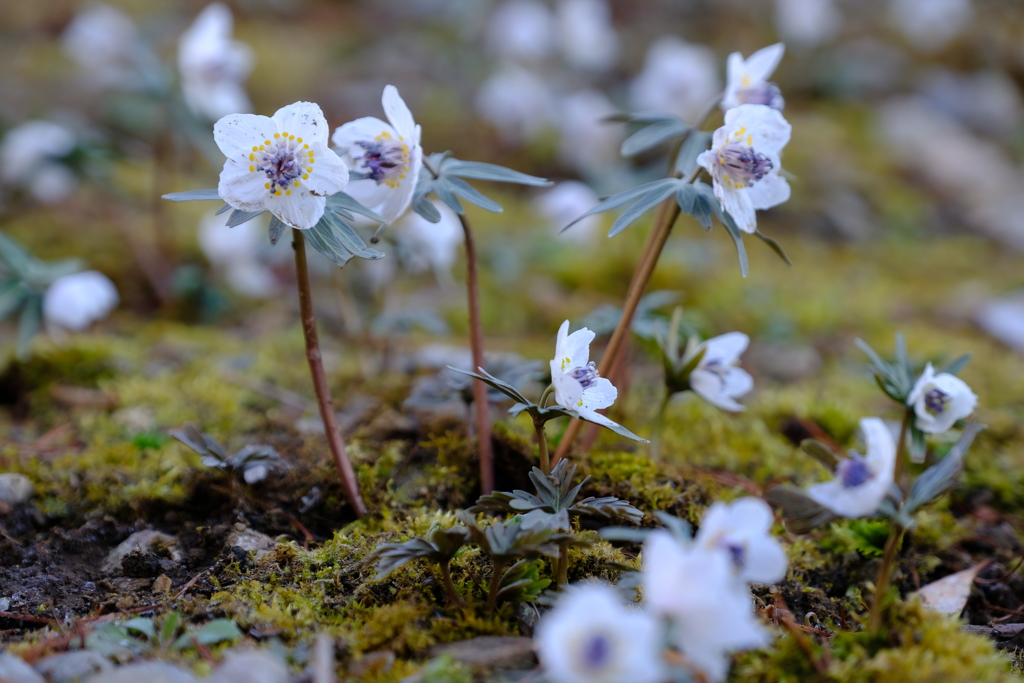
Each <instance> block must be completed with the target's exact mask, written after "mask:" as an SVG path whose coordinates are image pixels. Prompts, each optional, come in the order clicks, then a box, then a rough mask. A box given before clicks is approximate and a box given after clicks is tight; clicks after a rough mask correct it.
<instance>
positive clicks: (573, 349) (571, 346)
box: [556, 327, 597, 372]
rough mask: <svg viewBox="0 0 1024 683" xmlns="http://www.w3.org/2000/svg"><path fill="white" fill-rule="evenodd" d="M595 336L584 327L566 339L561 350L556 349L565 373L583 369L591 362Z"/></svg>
mask: <svg viewBox="0 0 1024 683" xmlns="http://www.w3.org/2000/svg"><path fill="white" fill-rule="evenodd" d="M595 336H597V335H595V334H594V333H593V332H591V331H590V330H588V329H587V328H585V327H584V328H581V329H578V330H576V331H575V332H573V333H572V334H570V335H569V336H568V337H566V338H565V341H564V342H562V344H561V345H560V346H561V348H560V349H556V351H557V353H558V360H559V361H560V362H561V363H562V365H563V368H562V370H563V372H568V371H570V370H572V369H574V368H581V367H583V366H584V365H586V364H587V363H588V362H590V343H591V342H592V341H594V337H595ZM566 359H568V360H566Z"/></svg>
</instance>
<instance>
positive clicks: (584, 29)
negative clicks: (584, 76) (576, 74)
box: [558, 0, 619, 71]
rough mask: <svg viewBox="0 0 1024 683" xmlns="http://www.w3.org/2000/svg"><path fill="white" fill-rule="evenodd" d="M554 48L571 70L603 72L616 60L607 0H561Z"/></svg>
mask: <svg viewBox="0 0 1024 683" xmlns="http://www.w3.org/2000/svg"><path fill="white" fill-rule="evenodd" d="M558 45H559V47H560V48H561V49H562V56H563V57H564V58H565V61H566V63H567V64H568V65H569V66H571V67H572V68H574V69H583V70H587V71H607V70H608V69H610V68H612V67H613V66H615V62H616V61H618V58H619V36H618V34H617V33H616V32H615V27H614V26H612V17H611V7H609V6H608V0H561V1H560V2H559V4H558Z"/></svg>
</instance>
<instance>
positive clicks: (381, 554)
mask: <svg viewBox="0 0 1024 683" xmlns="http://www.w3.org/2000/svg"><path fill="white" fill-rule="evenodd" d="M468 542H469V530H468V529H467V528H466V527H464V526H462V525H459V524H456V525H454V526H452V527H449V528H447V529H442V528H441V526H440V523H438V522H434V523H433V524H432V525H431V526H430V529H428V530H427V533H426V534H424V535H423V536H413V537H412V538H411V539H409V540H408V541H405V542H404V543H385V544H383V545H380V546H378V547H377V548H376V549H375V550H374V551H373V552H372V553H370V554H369V555H368V556H367V557H366V560H365V561H364V564H365V565H371V564H373V563H377V577H376V579H377V580H380V579H383V578H384V577H386V576H387V575H388V574H390V573H391V572H393V571H394V570H396V569H398V568H399V567H401V566H402V565H403V564H405V563H406V562H410V561H412V560H426V561H427V562H432V563H434V564H441V563H447V562H450V561H451V560H452V559H453V558H454V557H455V556H456V555H457V554H458V553H459V551H460V550H461V549H462V548H463V546H465V545H466V543H468Z"/></svg>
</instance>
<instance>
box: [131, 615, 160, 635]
mask: <svg viewBox="0 0 1024 683" xmlns="http://www.w3.org/2000/svg"><path fill="white" fill-rule="evenodd" d="M124 627H125V628H126V629H128V630H129V631H138V632H139V633H142V634H143V635H145V636H146V638H148V639H149V640H153V638H154V637H156V627H155V626H153V620H152V619H147V618H145V617H135V618H134V619H129V620H128V621H126V622H124Z"/></svg>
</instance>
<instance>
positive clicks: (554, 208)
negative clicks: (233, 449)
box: [532, 180, 601, 242]
mask: <svg viewBox="0 0 1024 683" xmlns="http://www.w3.org/2000/svg"><path fill="white" fill-rule="evenodd" d="M600 201H601V199H600V198H599V197H598V196H597V193H596V192H594V191H593V190H592V189H590V186H589V185H587V184H586V183H582V182H580V181H579V180H564V181H562V182H560V183H558V184H557V185H555V186H554V187H552V188H551V189H550V190H548V191H547V192H544V193H543V194H539V195H537V196H536V197H535V198H534V200H533V202H532V206H533V210H534V211H536V212H537V213H538V214H540V215H541V216H543V217H544V218H546V219H547V221H548V226H549V228H550V229H551V231H552V232H554V233H556V234H557V235H558V237H559V238H563V239H571V240H574V241H577V242H585V241H587V240H588V239H590V238H591V237H592V236H593V234H594V233H595V231H596V230H597V228H598V227H600V226H601V217H600V216H596V215H595V216H587V217H586V218H584V219H583V220H581V221H580V222H579V223H577V224H576V225H574V226H572V228H570V229H569V230H566V231H565V232H562V228H564V227H565V226H567V225H569V223H572V222H573V221H574V220H576V219H577V218H579V217H580V216H582V215H583V214H585V213H586V212H587V211H590V210H591V209H592V208H594V207H595V206H597V205H598V204H599V203H600Z"/></svg>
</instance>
